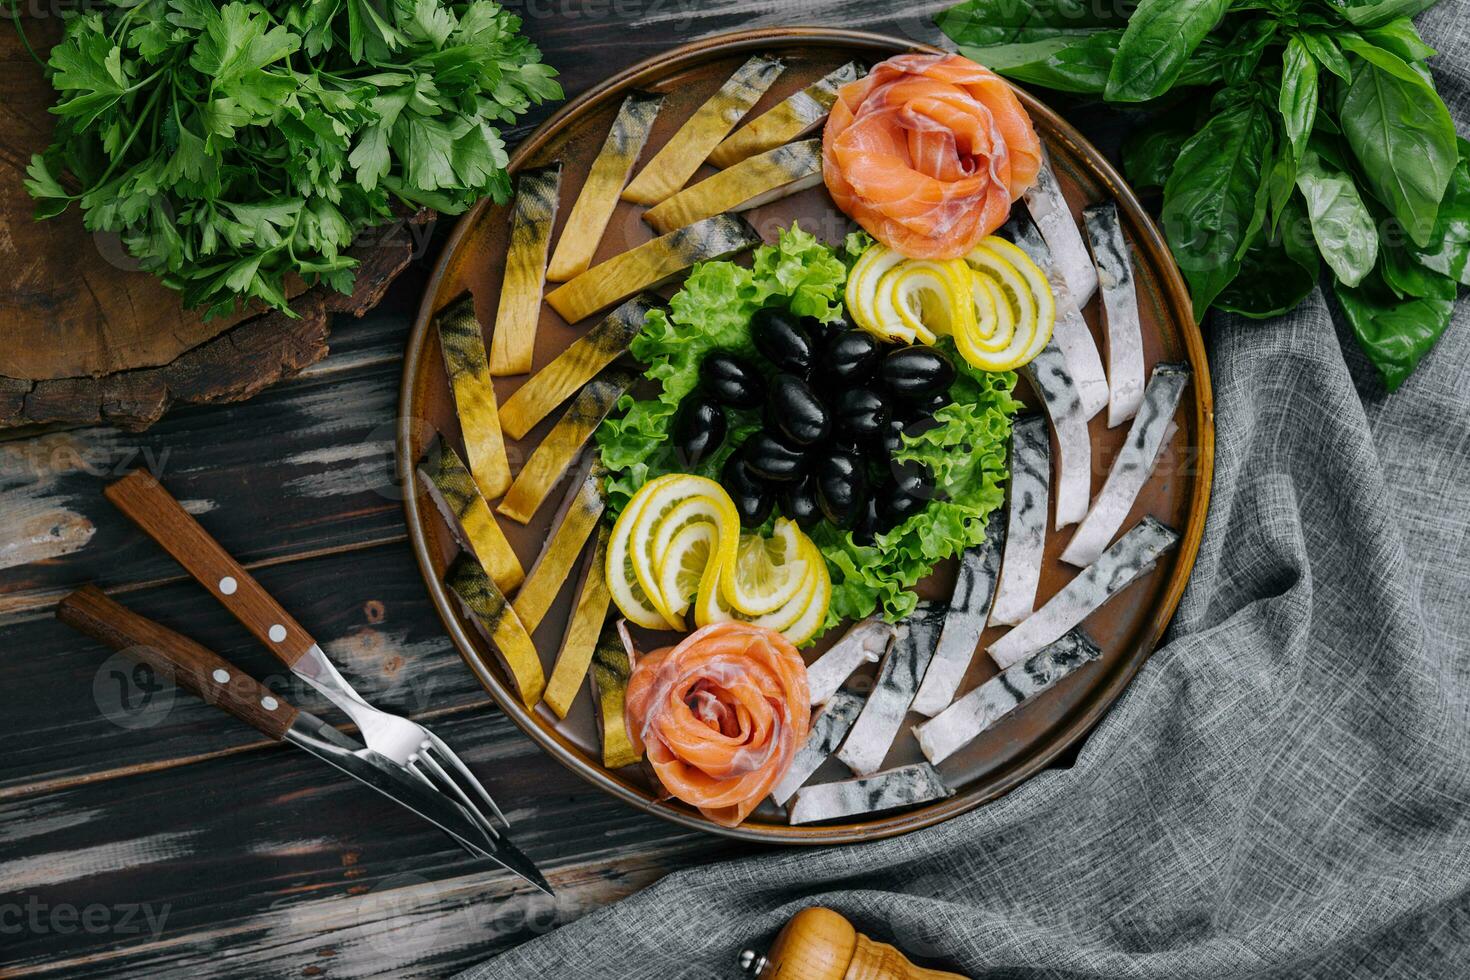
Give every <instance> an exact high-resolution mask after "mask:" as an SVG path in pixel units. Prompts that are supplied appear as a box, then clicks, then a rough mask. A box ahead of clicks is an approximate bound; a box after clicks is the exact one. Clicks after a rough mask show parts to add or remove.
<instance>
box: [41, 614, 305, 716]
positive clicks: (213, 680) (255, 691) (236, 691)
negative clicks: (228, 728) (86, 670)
mask: <svg viewBox="0 0 1470 980" xmlns="http://www.w3.org/2000/svg"><path fill="white" fill-rule="evenodd" d="M56 618H57V619H59V620H61V621H62V622H63V623H65V624H67V625H68V626H71V627H73V628H74V629H78V630H80V631H81V632H83V633H86V634H87V635H88V636H90V637H92V638H94V639H97V640H101V641H102V642H103V643H105V644H107V645H108V646H110V647H112V648H113V649H114V650H120V651H122V652H123V653H125V654H127V655H128V656H130V657H132V658H133V659H134V660H138V661H141V662H142V663H146V664H148V665H149V666H150V667H152V668H153V669H154V670H156V671H158V672H159V673H161V674H163V675H164V676H166V677H170V678H172V679H173V681H174V683H175V684H178V685H179V686H180V687H182V688H184V689H185V690H187V691H189V692H191V693H193V694H197V695H198V696H199V697H200V698H202V699H203V700H204V701H205V702H206V703H208V704H212V705H215V706H216V707H219V708H223V709H224V710H225V711H228V712H229V713H230V714H232V715H234V716H235V717H236V718H239V719H240V720H241V721H243V722H245V723H246V724H247V725H249V726H251V727H252V728H254V729H255V730H256V731H258V732H260V733H262V734H263V735H267V736H269V737H270V738H273V739H276V740H278V741H279V740H280V739H281V738H283V737H284V736H285V734H286V730H287V729H288V728H290V727H291V723H292V722H293V721H295V720H296V715H297V711H296V709H295V708H294V707H292V706H291V705H290V704H288V703H287V702H286V700H285V698H282V697H281V696H279V695H277V694H273V693H272V692H271V691H270V690H269V689H268V688H266V687H265V686H264V685H262V684H260V683H259V682H258V681H256V679H255V678H253V677H251V676H250V675H249V674H247V673H245V672H244V671H242V670H240V669H239V668H238V667H236V666H235V665H234V664H232V663H230V662H229V661H228V660H226V659H224V658H223V657H221V656H220V655H219V654H217V653H215V652H214V651H212V650H209V649H206V648H205V647H203V646H200V645H199V644H198V643H195V642H194V641H193V640H191V639H189V638H188V637H187V636H182V635H180V634H178V633H175V632H174V631H173V630H171V629H169V628H168V627H166V626H162V625H160V624H158V623H155V622H154V621H153V620H151V619H148V618H146V617H144V616H140V615H138V614H137V613H135V612H133V611H132V610H131V609H128V608H126V607H125V606H121V605H119V604H118V603H116V602H114V601H113V600H111V599H109V598H108V597H107V596H105V595H103V594H102V590H101V589H99V588H97V587H96V586H95V585H84V586H82V587H81V588H80V589H78V590H77V591H75V592H73V593H72V594H71V595H69V596H67V597H66V598H65V599H62V600H61V604H60V605H59V606H57V607H56Z"/></svg>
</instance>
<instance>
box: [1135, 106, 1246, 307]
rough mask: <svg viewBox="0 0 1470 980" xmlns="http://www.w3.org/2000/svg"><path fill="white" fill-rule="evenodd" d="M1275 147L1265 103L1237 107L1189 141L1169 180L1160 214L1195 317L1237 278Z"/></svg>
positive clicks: (1215, 119) (1225, 112) (1223, 113)
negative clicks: (1268, 157) (1271, 150)
mask: <svg viewBox="0 0 1470 980" xmlns="http://www.w3.org/2000/svg"><path fill="white" fill-rule="evenodd" d="M1270 146H1271V120H1270V119H1269V118H1268V117H1267V115H1266V111H1265V110H1264V109H1263V108H1262V107H1261V105H1260V104H1259V103H1258V102H1248V103H1244V104H1241V105H1237V106H1232V107H1231V108H1228V109H1226V110H1225V111H1223V112H1220V113H1217V114H1216V115H1215V116H1213V117H1212V118H1211V119H1210V121H1209V122H1207V123H1206V124H1205V126H1204V128H1203V129H1201V130H1200V131H1199V132H1198V133H1196V134H1195V135H1194V136H1193V137H1191V138H1190V139H1189V141H1188V142H1186V143H1185V144H1184V146H1183V147H1182V148H1181V150H1180V153H1179V159H1178V162H1177V163H1176V164H1175V166H1174V170H1173V172H1172V173H1171V174H1170V175H1169V181H1168V183H1167V184H1165V185H1164V207H1163V211H1162V213H1161V215H1160V221H1161V222H1162V224H1163V227H1164V235H1165V237H1166V238H1167V239H1168V241H1169V248H1170V250H1171V251H1172V252H1173V253H1174V258H1175V260H1176V261H1177V262H1178V263H1179V269H1180V271H1181V272H1182V273H1183V274H1184V278H1185V280H1186V281H1187V282H1188V283H1189V287H1190V293H1191V294H1192V296H1193V298H1194V314H1195V317H1196V318H1197V319H1202V318H1203V317H1204V313H1205V310H1207V309H1208V308H1209V306H1210V304H1211V303H1212V302H1213V301H1214V299H1215V297H1216V296H1217V295H1218V294H1219V292H1220V290H1222V289H1224V288H1225V286H1226V285H1227V284H1228V283H1229V282H1230V281H1231V280H1232V279H1234V278H1235V275H1236V273H1237V271H1238V270H1239V268H1240V256H1241V254H1242V253H1243V252H1244V251H1245V249H1246V248H1247V247H1248V246H1249V245H1250V242H1251V238H1252V236H1253V235H1254V234H1255V230H1256V229H1259V228H1260V225H1261V219H1262V218H1263V217H1264V212H1265V193H1264V192H1265V190H1266V181H1265V177H1266V157H1267V155H1268V153H1269V151H1270Z"/></svg>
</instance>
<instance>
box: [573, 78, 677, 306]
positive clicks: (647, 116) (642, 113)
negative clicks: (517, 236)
mask: <svg viewBox="0 0 1470 980" xmlns="http://www.w3.org/2000/svg"><path fill="white" fill-rule="evenodd" d="M663 105H664V97H663V96H662V95H651V94H649V93H647V92H634V93H632V94H631V95H629V96H628V97H627V98H626V99H624V100H623V104H622V106H621V107H620V108H619V109H618V114H617V118H615V119H614V120H613V124H612V128H611V129H610V130H608V134H607V140H606V141H605V142H604V143H603V144H602V149H601V150H600V151H599V152H598V154H597V159H596V160H594V161H592V169H591V170H590V171H588V173H587V180H586V181H584V182H583V184H582V191H581V193H580V194H578V195H577V203H576V204H573V205H572V211H571V213H570V214H568V215H567V223H566V226H565V227H564V228H562V231H561V238H560V239H559V240H558V241H557V243H556V251H555V252H554V253H552V256H551V264H550V265H549V266H548V267H547V269H546V278H547V279H549V280H551V281H552V282H566V281H567V280H568V279H571V278H573V277H575V276H579V275H581V274H582V273H584V272H586V271H587V268H588V267H589V266H590V265H592V256H593V255H595V254H596V253H597V246H598V245H599V244H601V243H602V236H603V235H604V234H605V233H606V232H607V224H608V222H609V221H611V220H612V216H613V211H614V210H615V209H616V208H617V206H618V196H619V195H620V194H622V193H623V188H624V187H625V186H626V185H627V183H628V178H629V177H630V176H632V173H633V167H634V166H635V165H636V164H637V163H638V155H639V154H640V153H642V152H643V145H644V144H645V143H647V142H648V134H649V133H650V132H651V131H652V130H653V121H654V120H655V119H657V118H658V113H659V110H660V109H662V108H663Z"/></svg>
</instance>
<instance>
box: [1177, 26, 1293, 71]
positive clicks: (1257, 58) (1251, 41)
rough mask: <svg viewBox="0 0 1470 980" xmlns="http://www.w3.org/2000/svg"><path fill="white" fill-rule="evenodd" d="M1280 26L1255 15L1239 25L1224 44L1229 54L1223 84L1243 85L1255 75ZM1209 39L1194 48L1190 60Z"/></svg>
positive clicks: (1201, 49)
mask: <svg viewBox="0 0 1470 980" xmlns="http://www.w3.org/2000/svg"><path fill="white" fill-rule="evenodd" d="M1280 26H1281V25H1280V23H1279V22H1278V21H1275V20H1271V19H1270V18H1266V17H1257V18H1255V19H1253V20H1248V21H1246V22H1245V23H1244V24H1243V25H1241V27H1240V28H1239V29H1238V30H1237V31H1236V32H1235V35H1234V36H1233V37H1231V38H1230V40H1229V41H1227V42H1226V43H1225V45H1224V47H1225V49H1226V50H1227V51H1228V52H1229V55H1230V56H1229V58H1228V59H1226V62H1225V66H1224V81H1225V84H1227V85H1244V84H1245V83H1246V82H1247V81H1249V80H1250V79H1251V78H1252V77H1253V76H1254V75H1255V73H1256V69H1257V68H1258V67H1260V64H1261V57H1262V56H1263V55H1264V54H1265V53H1266V47H1267V45H1269V44H1270V43H1271V42H1272V41H1273V40H1275V38H1276V31H1277V29H1278V28H1279V27H1280ZM1211 40H1212V39H1211V38H1206V39H1205V41H1204V42H1203V43H1202V44H1201V45H1200V47H1199V48H1197V49H1195V52H1194V55H1193V56H1191V60H1194V58H1195V57H1197V56H1198V55H1199V54H1200V52H1201V51H1203V50H1204V48H1205V45H1207V44H1209V42H1210V41H1211ZM1187 70H1188V68H1187V66H1186V71H1187Z"/></svg>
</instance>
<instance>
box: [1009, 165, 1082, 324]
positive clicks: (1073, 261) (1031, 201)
mask: <svg viewBox="0 0 1470 980" xmlns="http://www.w3.org/2000/svg"><path fill="white" fill-rule="evenodd" d="M1025 201H1026V210H1028V211H1030V212H1031V217H1032V219H1033V220H1034V221H1035V222H1036V226H1037V227H1038V228H1040V229H1041V233H1042V234H1043V235H1045V236H1046V244H1047V245H1048V246H1050V248H1051V253H1052V256H1053V257H1054V259H1055V261H1056V267H1057V272H1058V273H1059V274H1060V276H1061V278H1062V281H1063V282H1065V283H1066V284H1067V291H1068V292H1069V293H1071V294H1072V300H1073V302H1075V303H1076V304H1077V305H1078V306H1079V307H1083V306H1086V305H1087V301H1088V300H1090V299H1092V294H1093V293H1095V292H1097V270H1096V269H1094V268H1093V266H1092V259H1091V258H1089V257H1088V254H1087V246H1085V245H1083V244H1082V232H1081V231H1080V230H1078V228H1077V222H1076V221H1075V220H1074V219H1073V218H1072V209H1071V207H1069V206H1068V204H1067V198H1066V196H1065V195H1063V194H1062V185H1061V184H1060V183H1059V182H1058V181H1057V172H1056V171H1055V170H1053V169H1052V166H1051V157H1050V156H1049V155H1047V153H1046V151H1045V150H1043V151H1042V156H1041V169H1040V170H1039V171H1037V173H1036V183H1035V184H1032V185H1031V189H1030V190H1029V191H1027V192H1026V195H1025Z"/></svg>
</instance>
